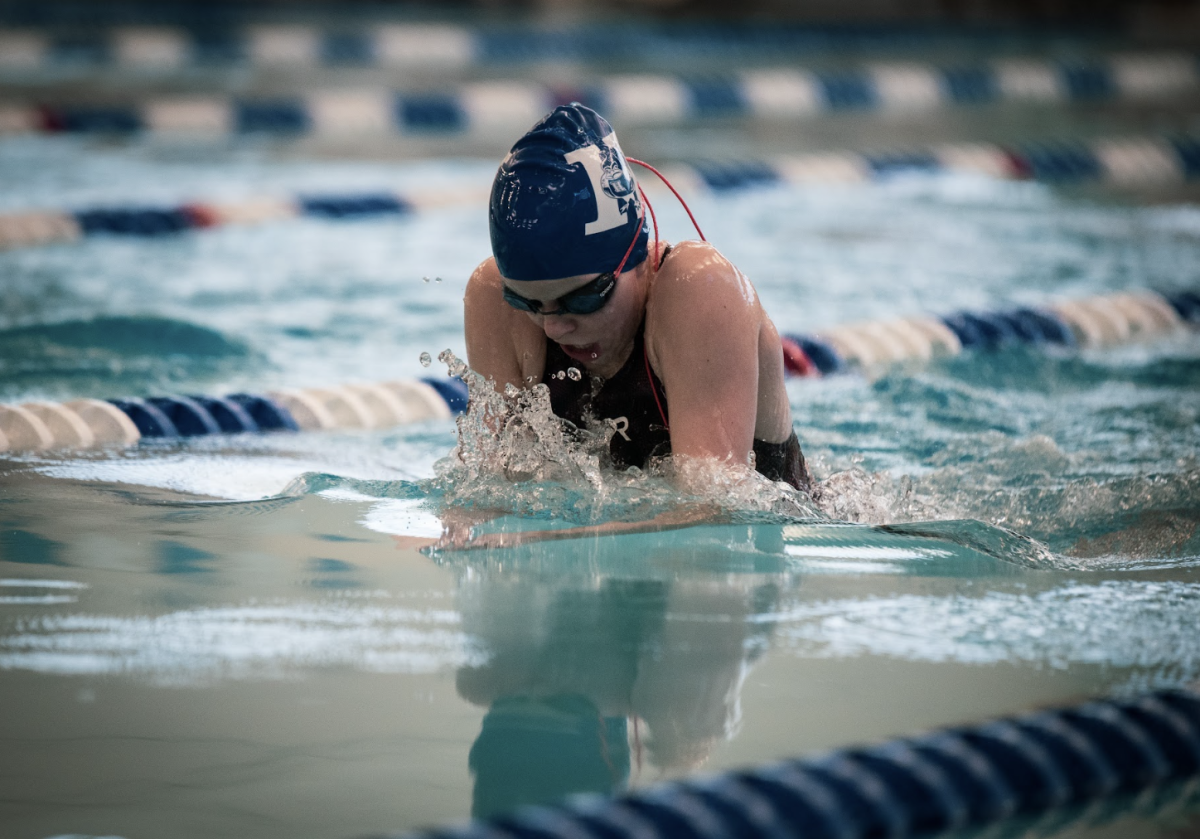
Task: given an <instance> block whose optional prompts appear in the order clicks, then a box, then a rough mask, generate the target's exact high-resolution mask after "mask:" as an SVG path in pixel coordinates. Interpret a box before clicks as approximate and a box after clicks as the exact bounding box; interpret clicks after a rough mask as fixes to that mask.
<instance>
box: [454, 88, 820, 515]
mask: <svg viewBox="0 0 1200 839" xmlns="http://www.w3.org/2000/svg"><path fill="white" fill-rule="evenodd" d="M647 168H650V167H647ZM648 206H649V203H648V202H647V201H645V200H644V195H643V194H641V192H640V188H639V187H638V184H637V180H636V179H635V178H634V175H633V173H632V171H631V170H630V166H629V163H628V161H627V158H626V157H625V155H624V154H623V153H622V151H621V147H620V145H618V143H617V137H616V135H615V134H614V133H613V130H612V127H611V126H610V125H609V124H608V122H607V121H605V119H604V118H603V117H601V116H600V115H599V114H597V113H596V112H595V111H593V110H591V109H590V108H587V107H585V106H583V105H579V104H571V105H564V106H561V107H559V108H556V109H555V110H554V111H553V112H552V113H551V114H550V115H548V116H547V117H545V118H544V119H542V121H541V122H539V123H538V124H537V125H535V126H534V127H533V128H532V129H531V130H530V131H529V132H528V133H527V134H526V135H525V136H523V137H522V138H521V139H520V140H518V141H517V143H516V145H514V146H513V148H512V151H511V152H510V153H509V155H508V156H507V157H506V158H505V159H504V161H503V163H501V165H500V169H499V171H498V172H497V174H496V177H495V180H494V181H493V183H492V194H491V204H490V212H489V222H490V230H491V241H492V257H490V258H488V259H487V260H485V261H484V262H483V263H482V264H481V265H480V266H479V267H478V268H477V269H475V271H474V273H473V274H472V276H471V278H470V281H469V283H468V284H467V290H466V296H465V301H464V304H465V328H466V345H467V360H468V363H469V364H470V366H471V368H472V369H473V370H475V371H476V372H478V373H480V374H481V375H483V376H484V377H486V378H488V379H491V380H492V381H494V383H495V386H496V388H497V389H498V390H500V391H501V392H503V390H504V389H505V387H506V386H507V385H513V386H515V387H528V386H530V385H531V384H532V383H537V382H543V383H545V384H546V386H547V387H548V388H549V390H550V403H551V407H552V408H553V410H554V413H555V414H556V415H558V416H559V417H561V418H563V419H566V420H569V421H571V422H572V423H574V424H576V425H577V426H584V425H585V424H586V423H588V422H589V421H591V422H603V423H607V424H608V425H609V426H610V427H611V428H612V429H613V434H612V439H611V442H610V453H611V455H612V463H613V465H614V466H615V467H617V468H627V467H629V466H638V467H644V466H645V465H646V464H647V463H648V462H649V461H650V460H651V459H652V458H655V457H662V456H665V455H668V454H669V455H673V456H675V457H673V460H679V459H680V458H679V457H678V456H680V455H682V456H684V457H683V458H682V460H698V461H709V462H717V463H719V464H721V465H722V466H723V467H730V468H744V469H747V470H749V469H750V468H751V467H753V468H754V469H756V470H757V471H758V472H760V473H761V474H763V475H765V476H766V477H768V478H770V479H771V480H775V481H785V482H787V483H789V484H791V485H792V486H793V487H796V488H797V489H801V490H804V491H806V492H809V493H811V492H812V489H813V483H812V479H811V477H810V475H809V472H808V469H807V466H806V464H805V462H804V456H803V455H802V454H801V451H800V444H799V441H798V440H797V438H796V434H795V432H794V431H793V430H792V415H791V407H790V405H789V403H788V397H787V392H786V390H785V388H784V362H783V354H782V350H781V345H780V340H779V334H778V333H777V332H776V330H775V326H774V324H773V323H772V322H771V319H770V317H768V316H767V313H766V312H765V311H764V310H763V307H762V304H761V303H760V302H759V299H758V295H757V293H756V292H755V290H754V286H753V285H751V283H750V281H749V280H748V279H747V278H746V277H745V275H743V274H742V272H741V271H739V270H738V269H737V268H736V267H735V266H734V265H733V264H732V263H731V262H730V261H729V260H728V259H726V258H725V257H724V256H723V255H722V254H721V253H720V252H719V251H718V250H717V249H716V248H714V247H713V246H712V245H710V244H708V243H707V242H704V241H685V242H681V243H679V244H676V245H673V246H672V245H669V244H667V243H666V242H660V241H658V237H657V229H656V231H655V237H654V241H653V242H651V239H650V230H649V228H650V218H649V217H648V213H647V208H648ZM689 212H690V211H689ZM655 227H656V228H657V225H655ZM697 230H699V228H697ZM571 368H575V370H577V371H579V372H580V373H581V374H582V375H577V374H576V373H575V372H574V371H571ZM564 371H569V374H568V375H561V374H562V372H564Z"/></svg>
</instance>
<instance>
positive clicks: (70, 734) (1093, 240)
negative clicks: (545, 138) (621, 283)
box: [0, 138, 1200, 837]
mask: <svg viewBox="0 0 1200 839" xmlns="http://www.w3.org/2000/svg"><path fill="white" fill-rule="evenodd" d="M626 146H627V147H628V150H629V151H630V153H633V154H637V150H636V149H635V148H632V147H629V143H628V141H626ZM494 166H495V161H494V160H476V159H445V160H440V161H421V162H409V163H405V162H400V163H393V164H383V163H346V162H338V163H329V162H313V161H306V160H298V159H294V158H288V157H287V156H285V155H280V154H278V153H277V152H276V150H275V149H274V148H273V147H271V146H256V145H253V144H251V145H239V146H235V147H231V148H228V149H220V148H211V147H210V148H207V149H206V150H205V151H204V152H203V153H202V154H199V155H198V154H196V153H194V152H193V151H189V152H188V153H182V152H178V151H173V150H172V149H171V148H169V147H167V148H164V147H162V146H159V145H155V144H151V143H144V144H138V143H134V144H129V145H107V144H104V143H97V142H95V141H88V140H79V139H75V138H53V139H49V140H47V139H45V138H14V139H10V140H6V141H5V142H4V143H3V144H0V180H3V182H4V183H5V184H6V185H7V189H6V191H5V193H4V194H3V196H0V202H3V205H4V206H3V209H25V208H36V207H70V206H85V205H88V204H98V203H104V202H116V201H125V202H130V203H137V202H142V203H163V202H166V203H170V202H172V201H174V202H181V201H183V200H187V199H193V198H195V197H197V196H204V197H208V198H214V199H215V198H221V197H229V198H237V197H241V196H253V195H261V194H273V193H289V194H292V193H305V192H309V193H319V192H328V191H337V190H343V191H353V190H355V189H376V188H379V187H380V185H381V184H382V185H386V186H387V187H388V188H394V189H398V190H410V191H418V190H429V189H437V190H441V189H444V190H456V189H470V188H476V187H478V185H479V184H480V183H481V182H482V183H486V182H487V181H489V180H490V177H491V175H492V173H493V171H494ZM656 206H657V207H658V208H659V211H660V224H661V225H662V227H663V228H664V230H665V232H666V235H667V236H668V238H673V237H676V236H679V235H684V231H686V230H687V229H688V227H687V225H686V219H685V218H684V217H683V215H682V212H681V211H678V210H675V209H672V208H671V207H670V206H669V205H668V204H667V203H666V202H662V201H660V202H657V203H656ZM692 206H693V209H694V210H695V212H696V213H697V215H698V217H699V219H700V221H701V223H702V224H703V226H704V228H705V232H706V234H707V235H708V237H709V238H710V240H712V241H713V242H714V243H716V244H717V245H718V247H720V248H721V249H722V250H723V251H724V252H725V253H726V254H728V255H729V256H730V257H731V258H732V259H733V260H734V261H735V262H736V263H737V264H738V265H739V266H741V267H742V268H743V269H744V270H745V271H746V273H747V274H748V275H749V276H750V277H751V278H752V279H753V281H754V282H755V284H756V286H757V288H758V290H759V292H760V294H761V296H762V298H763V300H764V302H765V304H766V306H767V308H768V310H769V311H770V312H771V314H772V316H773V319H774V320H775V322H776V324H777V325H778V326H779V327H780V329H781V331H788V332H811V331H816V330H819V329H820V328H822V327H827V326H832V325H836V324H839V323H843V322H848V321H859V320H867V319H884V318H888V317H893V316H896V315H904V314H922V313H929V312H933V313H939V314H945V313H949V312H952V311H956V310H960V309H987V308H997V307H1003V306H1010V305H1042V304H1044V303H1046V302H1047V301H1051V300H1055V299H1060V298H1071V297H1080V296H1085V295H1090V294H1101V293H1106V292H1112V291H1120V290H1126V289H1135V288H1136V289H1140V288H1157V289H1163V290H1174V289H1185V288H1187V289H1194V288H1195V287H1196V286H1197V285H1200V277H1198V276H1197V268H1196V266H1197V265H1200V210H1198V209H1197V208H1196V207H1195V206H1194V205H1191V204H1178V203H1154V202H1141V203H1131V202H1130V201H1128V200H1125V199H1122V198H1119V197H1116V196H1110V195H1105V194H1098V193H1095V192H1092V193H1071V192H1062V191H1056V190H1054V189H1051V188H1048V187H1046V186H1043V185H1039V184H1036V183H1031V182H1004V181H995V180H989V179H986V178H982V177H971V176H958V175H931V174H921V173H915V174H901V175H897V176H896V177H893V178H889V179H884V180H880V181H876V182H872V183H862V184H850V185H840V186H822V185H812V186H808V187H804V188H799V187H787V186H780V187H776V188H764V189H759V190H753V191H745V192H741V193H732V194H727V195H699V196H697V197H695V198H694V199H693V200H692ZM487 249H488V243H487V232H486V217H485V215H484V213H483V211H482V209H481V207H480V206H479V205H477V204H472V203H462V204H458V205H451V206H447V207H443V208H439V209H436V210H431V211H429V212H424V213H420V214H417V215H413V216H408V217H403V218H388V219H376V220H363V221H356V222H353V223H331V222H328V221H322V220H315V219H291V220H284V221H279V222H276V223H272V224H264V225H261V226H257V227H241V228H238V227H228V228H219V229H214V230H210V231H202V232H198V233H195V234H191V235H180V236H176V237H172V238H163V239H157V240H130V239H122V238H118V237H96V238H90V239H86V240H83V241H80V242H76V243H71V244H63V245H55V246H50V247H44V248H28V249H19V250H12V251H8V252H3V253H0V275H2V276H3V277H4V283H3V289H2V290H0V295H2V299H3V307H2V311H3V315H2V317H3V322H2V323H0V330H2V331H0V365H2V367H0V369H2V370H3V374H2V375H0V399H3V400H4V401H5V402H14V403H15V402H21V401H25V400H32V399H50V400H65V399H70V398H74V397H79V396H95V397H100V398H110V397H121V396H142V395H157V394H161V393H164V392H172V393H188V392H202V393H214V394H216V393H229V392H234V391H239V390H254V389H263V388H267V387H271V388H286V387H312V386H323V385H333V384H341V383H344V382H349V381H364V382H371V381H381V380H387V379H397V378H400V379H403V378H418V377H422V376H428V375H431V374H433V373H436V374H439V375H440V374H441V373H442V372H444V365H441V366H440V367H439V365H438V364H437V363H436V362H435V363H434V366H433V367H430V368H425V367H424V366H422V364H421V361H420V357H421V354H422V353H429V354H431V355H433V356H437V355H438V353H439V352H441V351H442V350H444V349H450V350H452V351H453V352H454V353H456V354H458V355H462V354H463V349H462V336H461V298H462V290H463V285H464V282H465V278H466V276H467V274H468V273H469V272H470V270H471V269H472V268H473V267H474V266H475V264H477V263H478V261H480V260H481V259H482V258H483V257H484V256H485V255H486V254H487ZM1198 360H1200V343H1198V341H1197V338H1196V336H1195V333H1188V332H1181V333H1179V334H1176V335H1174V336H1172V337H1168V338H1166V339H1164V340H1160V341H1157V342H1155V343H1151V344H1137V345H1131V346H1126V347H1121V348H1114V349H1108V350H1088V351H1066V350H1060V351H1055V350H1047V351H1043V350H1030V349H1024V350H1023V349H1012V350H1009V351H1005V352H998V353H994V354H987V353H977V354H964V355H962V356H958V357H955V358H951V359H943V360H940V361H934V362H932V363H928V364H916V363H913V364H908V365H903V364H902V365H897V366H890V367H881V368H876V369H870V370H866V371H863V372H862V373H859V374H853V375H845V376H840V377H830V378H827V379H820V380H793V381H792V382H791V383H790V384H789V394H790V397H791V401H792V407H793V411H794V415H795V418H796V427H797V430H798V432H799V434H800V437H801V440H802V441H803V443H804V445H805V449H806V453H807V454H808V455H809V457H810V459H811V460H812V461H813V462H814V464H815V467H816V472H817V474H818V476H819V477H821V478H823V479H825V480H826V481H827V487H828V493H827V494H828V497H829V499H830V500H829V502H828V504H827V513H828V515H829V516H830V517H831V518H832V519H836V520H837V521H840V522H847V523H849V524H837V523H831V522H823V521H818V520H813V519H811V518H797V517H795V516H794V515H793V516H789V515H785V514H782V513H780V512H779V510H778V509H777V508H775V507H773V506H772V505H770V504H760V503H757V501H756V499H755V498H754V497H745V498H743V499H742V500H741V502H739V506H738V507H737V509H736V510H735V522H736V523H732V524H728V525H721V526H711V527H697V528H690V529H688V530H684V531H673V532H666V533H659V534H650V535H638V536H621V537H605V538H601V539H596V540H577V541H564V542H550V543H544V544H540V545H538V544H535V545H529V546H526V547H523V548H519V549H511V550H507V551H490V552H478V553H466V554H457V553H451V552H446V553H442V554H437V555H434V556H428V555H425V554H421V553H417V552H414V551H412V550H409V549H407V548H405V547H404V546H403V543H402V541H400V540H397V539H394V538H393V537H396V536H403V535H428V534H430V533H436V532H437V530H438V529H439V525H438V521H437V514H438V513H439V512H440V509H441V508H440V505H442V504H444V503H446V501H447V499H448V498H451V497H453V499H454V500H455V501H456V503H459V504H468V505H469V504H471V503H477V504H480V505H483V504H496V503H499V504H501V505H504V506H505V509H507V510H508V511H510V512H511V515H509V516H507V517H505V518H502V519H501V520H500V521H499V522H497V523H494V524H492V525H488V526H490V527H503V528H512V529H522V528H530V527H547V526H554V525H555V524H556V523H561V522H562V521H564V520H565V521H571V522H589V521H592V520H595V519H596V518H597V517H599V518H636V517H639V516H642V515H645V514H646V513H647V511H651V510H653V509H656V506H655V505H661V504H666V503H669V502H670V501H671V500H672V498H673V495H672V491H671V490H669V489H667V488H666V486H665V485H664V484H663V483H662V482H661V481H659V480H658V479H656V478H654V477H653V476H642V477H638V478H634V479H624V478H620V477H618V476H607V477H606V479H605V480H604V481H603V482H602V483H601V484H600V485H599V486H598V487H597V486H596V485H593V484H589V483H587V482H586V481H574V482H566V483H563V482H550V483H543V484H535V485H518V486H511V485H507V484H502V483H499V482H497V481H495V480H494V479H492V480H490V481H489V480H488V479H479V480H476V481H474V483H471V484H470V489H469V491H468V492H466V493H464V492H463V491H462V490H461V486H462V485H463V482H461V481H459V483H457V484H456V479H461V478H462V477H463V476H462V475H461V474H458V475H455V474H454V473H451V474H450V477H449V478H447V477H446V474H447V473H446V469H447V467H446V466H445V465H443V466H438V462H439V461H440V460H442V459H443V458H444V457H445V456H446V455H447V453H448V452H449V451H450V450H451V448H452V447H453V446H454V444H455V427H454V425H453V423H452V422H451V421H448V420H447V421H437V422H426V423H422V424H417V425H410V426H400V427H397V428H394V429H387V430H379V431H370V432H368V431H358V432H356V431H345V432H331V433H322V434H318V433H303V434H275V435H261V436H250V435H237V436H213V437H203V438H193V439H190V440H187V441H183V442H180V441H174V442H171V441H167V442H157V443H156V442H153V441H144V442H143V443H142V444H141V445H139V446H138V447H136V448H134V449H130V450H107V451H99V452H83V453H77V454H42V455H36V454H33V455H22V456H13V457H10V458H9V459H8V460H6V461H5V462H4V466H3V478H2V481H3V483H2V487H3V496H2V501H3V504H0V519H2V521H3V530H2V531H0V552H2V553H0V696H2V697H3V700H4V705H5V707H6V709H9V711H10V713H8V714H6V715H5V718H4V722H3V723H0V726H2V730H3V734H2V735H0V736H3V738H4V742H5V748H4V750H3V754H4V756H3V757H2V758H0V775H2V777H3V778H4V788H5V790H6V793H7V794H6V795H5V796H4V802H3V803H0V813H2V814H3V822H4V824H5V825H6V832H7V833H9V834H11V835H14V836H29V837H43V836H52V835H59V834H68V833H80V834H88V835H103V834H113V835H121V836H126V837H134V836H140V835H156V834H161V833H164V832H169V833H171V834H172V835H179V836H201V835H213V834H224V833H235V832H236V833H242V834H248V835H256V836H276V835H278V836H284V835H287V836H297V835H302V836H335V835H336V836H353V835H363V834H369V833H373V832H374V833H378V832H381V831H386V830H397V829H401V828H405V827H409V826H416V825H422V824H432V823H443V822H446V821H452V820H457V819H461V818H463V817H465V816H466V815H468V814H469V813H471V812H476V813H480V814H484V813H489V812H497V811H502V810H504V809H505V808H507V807H509V806H512V805H513V804H515V803H518V802H521V801H532V800H545V799H548V798H552V797H554V796H556V795H558V794H561V793H564V792H567V791H570V790H584V789H587V790H606V791H607V790H616V789H621V788H625V787H635V788H636V787H643V786H646V785H648V784H652V783H654V782H655V781H658V780H661V779H665V778H675V777H680V776H684V775H690V774H693V773H696V772H708V771H713V770H720V769H724V768H732V767H737V766H745V765H748V764H756V763H760V762H762V761H764V760H768V759H771V758H776V757H785V756H791V755H796V754H801V753H805V752H809V751H812V750H814V749H821V748H830V747H837V746H842V745H846V744H849V743H857V742H866V741H873V740H878V739H881V738H884V737H888V736H893V735H900V734H907V733H912V732H914V731H918V730H921V729H924V728H928V727H933V726H940V725H945V724H951V723H958V722H967V721H974V720H982V719H986V718H989V717H992V716H995V715H998V714H1005V713H1011V712H1014V711H1020V710H1025V709H1029V708H1031V707H1038V706H1042V705H1045V704H1054V703H1061V702H1072V701H1076V700H1079V699H1082V698H1086V697H1090V696H1096V695H1106V694H1118V695H1127V694H1132V693H1135V692H1137V691H1140V690H1143V689H1147V688H1154V687H1170V686H1180V685H1184V684H1187V683H1189V682H1192V681H1195V680H1196V679H1197V678H1198V677H1200V658H1198V656H1197V652H1196V651H1197V650H1200V624H1198V622H1197V621H1196V615H1197V613H1198V607H1200V579H1198V578H1197V569H1198V567H1200V565H1198V562H1197V559H1198V557H1200V536H1198V535H1197V533H1196V525H1197V523H1198V522H1200V513H1198V512H1197V511H1198V509H1200V469H1198V466H1197V462H1196V451H1197V441H1198V439H1200V435H1198V431H1200V396H1198V394H1200V364H1198V363H1197V362H1198ZM464 494H465V496H466V497H464ZM871 525H891V527H890V528H889V529H881V528H878V527H872V526H871ZM993 525H995V526H993ZM996 526H998V527H996ZM1000 528H1004V529H1000ZM1167 824H1168V823H1167V822H1161V821H1154V820H1150V819H1145V818H1138V819H1134V820H1132V821H1130V822H1129V823H1123V824H1122V826H1121V829H1122V830H1124V831H1125V832H1124V833H1123V834H1122V835H1146V836H1153V835H1159V832H1160V831H1162V830H1165V829H1167V827H1166V826H1165V825H1167Z"/></svg>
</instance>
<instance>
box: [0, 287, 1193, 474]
mask: <svg viewBox="0 0 1200 839" xmlns="http://www.w3.org/2000/svg"><path fill="white" fill-rule="evenodd" d="M1189 326H1190V327H1196V326H1200V293H1197V292H1192V291H1176V292H1164V293H1161V294H1160V293H1157V292H1153V291H1147V290H1142V291H1132V292H1118V293H1115V294H1108V295H1095V296H1092V297H1085V298H1081V299H1079V300H1067V301H1058V302H1054V303H1051V304H1049V305H1048V306H1045V307H1040V308H1031V307H1018V308H1011V309H1000V310H996V311H986V312H965V311H963V312H955V313H953V314H950V315H947V316H945V317H941V318H936V317H932V316H924V317H904V318H895V319H891V320H878V321H864V322H861V323H852V324H843V325H841V326H836V327H833V328H831V329H825V330H821V331H819V332H816V333H813V334H784V335H781V336H780V342H781V345H782V351H783V359H784V365H785V369H786V372H787V375H789V376H793V377H801V378H819V377H821V376H828V375H833V374H837V373H840V372H844V371H847V370H851V369H856V368H857V369H862V368H878V367H881V366H883V365H889V364H896V363H902V362H927V361H929V360H931V359H935V358H944V357H949V356H954V355H958V354H959V353H961V352H963V351H966V350H972V351H997V350H1004V349H1010V348H1015V347H1022V346H1024V347H1039V346H1059V347H1066V348H1082V349H1092V348H1104V347H1112V346H1117V345H1120V344H1126V343H1130V342H1139V341H1151V340H1156V339H1162V338H1167V337H1170V336H1171V335H1173V334H1175V333H1180V332H1183V331H1184V330H1185V329H1187V328H1188V327H1189ZM466 407H467V390H466V385H465V384H464V383H463V382H462V380H461V379H457V378H442V379H439V378H427V379H421V380H418V381H390V382H380V383H357V384H347V385H341V386H333V387H319V388H302V389H278V390H272V391H267V392H264V393H233V394H228V395H225V396H211V395H202V394H188V395H173V396H152V397H146V398H132V397H131V398H125V399H110V400H107V401H103V400H99V399H75V400H71V401H69V402H65V403H62V404H59V403H54V402H45V401H34V402H26V403H23V404H20V405H0V452H5V451H9V452H38V451H47V452H48V451H64V450H72V449H87V448H96V447H106V446H129V445H133V444H135V443H137V442H139V441H140V440H174V439H179V438H184V437H194V436H200V435H209V434H244V433H260V432H271V431H309V430H336V429H379V428H390V427H394V426H398V425H404V424H407V423H414V422H423V421H428V420H438V419H448V418H450V417H452V416H454V415H455V414H458V413H461V412H462V411H464V410H466Z"/></svg>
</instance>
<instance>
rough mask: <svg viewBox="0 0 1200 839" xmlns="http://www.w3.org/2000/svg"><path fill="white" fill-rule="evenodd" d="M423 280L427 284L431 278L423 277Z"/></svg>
mask: <svg viewBox="0 0 1200 839" xmlns="http://www.w3.org/2000/svg"><path fill="white" fill-rule="evenodd" d="M421 279H422V280H424V281H425V282H429V278H428V277H422V278H421Z"/></svg>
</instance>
